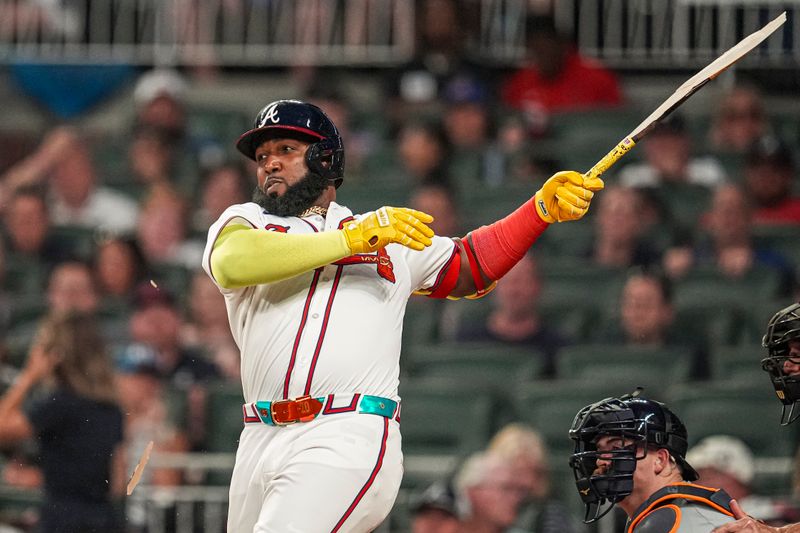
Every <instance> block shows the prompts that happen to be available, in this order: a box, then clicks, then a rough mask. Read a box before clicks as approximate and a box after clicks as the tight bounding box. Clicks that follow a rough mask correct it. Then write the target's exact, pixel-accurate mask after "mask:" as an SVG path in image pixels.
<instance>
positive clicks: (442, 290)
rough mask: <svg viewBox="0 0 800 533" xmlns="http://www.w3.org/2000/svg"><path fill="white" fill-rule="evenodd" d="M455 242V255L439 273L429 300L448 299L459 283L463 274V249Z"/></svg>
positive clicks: (453, 254) (451, 256)
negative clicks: (460, 275)
mask: <svg viewBox="0 0 800 533" xmlns="http://www.w3.org/2000/svg"><path fill="white" fill-rule="evenodd" d="M453 242H454V243H455V246H454V247H453V253H452V254H451V255H450V259H448V260H447V263H445V265H444V267H443V268H442V269H441V270H440V271H439V275H438V276H437V277H436V282H435V283H434V284H433V287H432V291H431V293H430V294H429V295H428V298H447V296H448V295H449V294H450V293H451V292H452V291H453V289H454V288H455V286H456V284H457V283H458V275H459V274H460V273H461V250H460V248H461V247H460V246H459V245H458V242H457V241H453Z"/></svg>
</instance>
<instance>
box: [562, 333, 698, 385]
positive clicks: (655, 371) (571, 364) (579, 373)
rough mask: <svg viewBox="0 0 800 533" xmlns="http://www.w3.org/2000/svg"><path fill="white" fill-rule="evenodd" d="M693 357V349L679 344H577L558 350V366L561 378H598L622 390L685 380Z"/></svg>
mask: <svg viewBox="0 0 800 533" xmlns="http://www.w3.org/2000/svg"><path fill="white" fill-rule="evenodd" d="M691 357H692V353H691V351H689V350H687V349H684V348H680V347H665V348H658V347H648V346H629V345H618V344H576V345H572V346H567V347H565V348H563V349H561V350H560V351H559V352H558V356H557V359H556V367H557V369H558V376H559V377H560V378H562V379H584V380H591V379H597V380H602V381H604V382H606V383H610V384H613V385H616V386H618V387H621V388H622V389H623V390H633V389H634V388H636V387H637V386H642V387H645V388H646V389H650V388H659V386H660V385H661V384H662V383H664V381H665V380H667V381H671V380H680V379H686V378H687V377H688V376H689V371H690V370H691V368H690V365H691Z"/></svg>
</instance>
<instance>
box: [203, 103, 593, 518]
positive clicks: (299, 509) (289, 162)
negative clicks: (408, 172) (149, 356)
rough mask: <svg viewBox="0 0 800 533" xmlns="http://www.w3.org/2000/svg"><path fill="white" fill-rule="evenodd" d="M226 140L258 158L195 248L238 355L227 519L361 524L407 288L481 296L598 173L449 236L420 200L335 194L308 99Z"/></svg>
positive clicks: (376, 464) (382, 493)
mask: <svg viewBox="0 0 800 533" xmlns="http://www.w3.org/2000/svg"><path fill="white" fill-rule="evenodd" d="M236 147H237V149H238V150H239V151H240V152H241V153H243V154H244V155H245V156H247V157H249V158H251V159H253V160H255V161H256V162H257V163H258V171H257V177H258V185H257V187H256V190H255V192H254V195H253V201H252V202H249V203H245V204H240V205H234V206H231V207H229V208H228V209H227V210H226V211H225V212H224V213H223V214H222V216H221V217H220V218H219V220H217V221H216V222H215V223H214V224H213V225H212V226H211V228H210V229H209V233H208V242H207V244H206V248H205V253H204V257H203V268H204V269H205V270H206V272H207V273H208V275H209V276H211V278H212V279H213V280H214V283H216V284H217V286H218V287H219V289H220V290H221V291H222V293H223V294H224V295H225V302H226V306H227V311H228V317H229V320H230V325H231V330H232V332H233V337H234V339H235V340H236V343H237V344H238V346H239V349H240V351H241V358H242V362H241V369H242V388H243V392H244V400H245V404H244V406H243V417H244V429H243V430H242V433H241V437H240V440H239V448H238V451H237V453H236V464H235V466H234V470H233V477H232V479H231V487H230V508H229V513H228V531H231V532H237V533H239V532H250V531H255V532H259V533H267V532H270V533H287V532H301V533H311V532H315V533H316V532H322V531H331V532H336V531H348V532H362V531H371V530H373V529H375V528H376V527H377V526H378V525H379V524H380V523H381V522H382V521H383V520H384V518H385V517H386V516H387V514H388V513H389V511H390V510H391V508H392V505H393V503H394V499H395V497H396V495H397V491H398V488H399V487H400V480H401V477H402V475H403V464H402V453H401V451H400V398H399V396H398V394H397V389H398V376H399V358H400V338H401V332H402V329H403V315H404V312H405V308H406V303H407V301H408V298H409V297H410V296H411V295H412V294H413V293H415V292H416V293H422V294H426V295H427V296H430V297H433V298H444V297H456V298H458V297H468V298H475V297H480V296H482V295H484V294H486V293H487V292H488V291H490V290H491V289H492V288H493V287H494V284H495V282H496V281H497V280H499V279H500V278H501V277H502V276H503V275H504V274H506V273H507V272H508V271H509V270H510V269H511V268H512V267H513V266H514V265H515V264H516V263H517V261H519V260H520V258H522V257H523V255H524V254H525V252H526V251H527V250H528V248H529V247H530V246H531V245H532V244H533V242H534V241H535V240H536V239H537V237H538V236H539V235H541V233H542V232H543V231H545V229H546V228H547V227H548V225H549V224H551V223H553V222H556V221H559V222H561V221H566V220H576V219H579V218H581V217H582V216H583V215H584V214H585V213H586V211H587V210H588V208H589V204H590V202H591V199H592V196H593V195H594V191H597V190H600V189H602V188H603V182H602V180H600V179H599V178H593V179H586V180H585V179H584V177H583V176H582V175H581V174H579V173H577V172H559V173H558V174H555V175H554V176H553V177H551V178H550V179H548V180H547V182H545V184H544V185H543V187H542V188H541V189H540V190H539V191H538V192H537V193H536V194H535V196H534V198H533V199H532V200H529V201H526V202H525V203H524V204H523V205H522V206H521V207H520V208H519V209H517V210H516V211H514V212H513V213H511V214H510V215H508V216H507V217H506V218H504V219H502V220H499V221H497V222H495V223H493V224H491V225H489V226H484V227H481V228H478V229H476V230H474V231H472V232H471V233H469V234H468V235H467V236H465V237H462V238H449V237H440V236H435V235H434V234H433V231H431V229H430V228H429V227H428V226H427V224H428V223H430V222H431V220H432V218H431V217H430V216H429V215H427V214H425V213H422V212H419V211H414V210H412V209H406V208H401V207H381V208H380V209H377V210H376V211H374V212H369V213H365V214H361V215H354V214H353V213H352V212H351V211H350V210H349V209H347V208H346V207H344V206H342V205H339V204H338V203H336V190H337V188H338V187H339V186H340V185H341V184H342V181H343V178H344V146H343V144H342V139H341V137H340V136H339V132H338V130H337V129H336V126H335V125H334V124H333V122H331V120H330V119H329V118H328V117H327V115H325V113H324V112H323V111H322V110H321V109H319V108H318V107H316V106H314V105H311V104H308V103H304V102H300V101H296V100H279V101H276V102H272V103H270V104H269V105H267V106H266V107H264V109H262V110H261V112H260V113H259V114H258V115H257V116H256V119H255V124H254V127H253V129H251V130H250V131H248V132H246V133H244V134H243V135H242V136H241V137H240V138H239V140H238V142H237V144H236Z"/></svg>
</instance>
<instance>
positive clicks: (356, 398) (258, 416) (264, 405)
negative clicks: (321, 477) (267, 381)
mask: <svg viewBox="0 0 800 533" xmlns="http://www.w3.org/2000/svg"><path fill="white" fill-rule="evenodd" d="M337 396H339V397H341V396H349V397H351V398H352V399H351V400H350V403H349V404H348V405H344V406H341V407H333V404H334V401H335V400H336V398H337ZM398 408H399V403H398V402H396V401H395V400H390V399H389V398H382V397H380V396H370V395H369V394H352V395H350V394H347V395H335V394H329V395H327V396H319V397H311V396H301V397H299V398H295V399H293V400H277V401H273V402H267V401H261V402H254V403H246V404H244V405H243V406H242V414H243V415H244V422H245V424H252V423H262V424H267V425H270V426H287V425H289V424H294V423H296V422H310V421H312V420H314V419H315V418H317V416H319V415H334V414H339V413H353V412H355V413H361V414H368V415H378V416H383V417H386V418H395V417H396V418H397V420H398V421H399V420H400V417H399V414H400V413H399V412H398Z"/></svg>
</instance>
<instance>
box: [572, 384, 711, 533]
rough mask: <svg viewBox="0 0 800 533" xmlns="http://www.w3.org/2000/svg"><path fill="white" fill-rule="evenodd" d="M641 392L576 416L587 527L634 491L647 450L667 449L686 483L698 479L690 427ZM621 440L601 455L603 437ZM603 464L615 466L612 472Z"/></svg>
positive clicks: (577, 465)
mask: <svg viewBox="0 0 800 533" xmlns="http://www.w3.org/2000/svg"><path fill="white" fill-rule="evenodd" d="M639 392H640V390H637V392H635V393H633V394H628V395H625V396H622V397H619V398H606V399H605V400H601V401H599V402H597V403H593V404H591V405H587V406H586V407H584V408H583V409H581V410H580V411H578V414H577V415H576V416H575V420H574V421H573V422H572V427H571V428H570V430H569V438H570V439H572V440H573V441H574V442H575V452H574V453H573V454H572V456H571V457H570V461H569V464H570V466H571V467H572V470H573V473H574V475H575V485H576V486H577V488H578V493H579V494H580V497H581V499H582V500H583V503H584V504H585V505H586V515H585V517H584V522H586V523H589V522H594V521H595V520H597V519H599V518H601V517H603V516H604V515H605V514H606V513H608V512H609V511H610V510H611V508H612V507H613V506H614V504H616V503H617V502H619V501H620V500H622V499H623V498H625V497H626V496H628V495H630V494H631V492H632V491H633V472H634V471H635V470H636V464H637V461H639V460H640V459H644V458H645V457H646V456H647V447H648V446H655V447H657V448H665V449H666V450H668V451H669V453H670V455H671V456H672V458H673V459H674V460H675V462H676V463H677V464H678V466H679V467H680V469H681V473H682V475H683V479H685V480H686V481H694V480H696V479H697V477H698V476H697V472H696V471H695V469H694V468H692V466H691V465H690V464H689V463H687V462H686V459H685V457H686V450H687V448H688V446H689V444H688V442H687V434H686V427H685V426H684V425H683V422H681V421H680V419H679V418H678V417H677V416H675V413H673V412H672V411H670V410H669V408H667V406H666V405H664V404H663V403H661V402H657V401H654V400H649V399H647V398H642V397H639V396H638V394H639ZM604 436H610V437H618V438H619V439H620V442H621V446H620V447H619V448H614V449H612V450H604V451H600V450H598V449H597V441H598V440H599V439H600V437H604ZM598 459H604V460H606V461H608V462H609V463H610V466H609V468H608V469H606V470H600V469H598V466H597V461H598Z"/></svg>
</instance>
